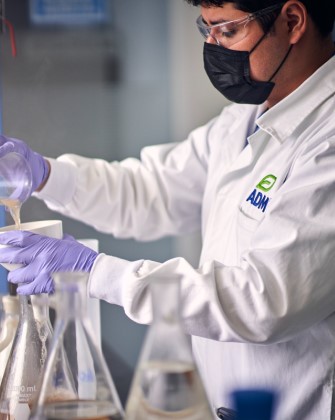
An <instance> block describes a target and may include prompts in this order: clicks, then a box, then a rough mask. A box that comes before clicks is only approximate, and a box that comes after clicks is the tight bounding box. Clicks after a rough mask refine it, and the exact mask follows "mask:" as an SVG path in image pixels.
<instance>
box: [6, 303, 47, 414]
mask: <svg viewBox="0 0 335 420" xmlns="http://www.w3.org/2000/svg"><path fill="white" fill-rule="evenodd" d="M33 300H34V297H33V296H24V295H21V296H19V302H20V316H19V324H18V326H17V330H16V333H15V337H14V341H13V345H12V349H11V352H10V355H9V358H8V361H7V365H6V369H5V372H4V375H3V378H2V382H1V387H0V420H26V419H28V417H29V414H30V408H31V405H32V402H33V399H34V398H35V393H36V389H37V384H38V380H39V376H40V373H41V371H42V368H43V365H44V362H45V359H46V356H47V347H48V340H49V339H50V335H51V329H50V325H49V318H48V311H47V309H48V307H47V306H45V307H43V308H42V307H41V306H40V305H38V306H37V307H34V305H33Z"/></svg>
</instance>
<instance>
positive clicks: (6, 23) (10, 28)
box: [0, 17, 17, 57]
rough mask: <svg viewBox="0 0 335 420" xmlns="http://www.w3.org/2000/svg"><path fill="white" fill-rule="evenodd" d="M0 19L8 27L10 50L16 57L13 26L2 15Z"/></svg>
mask: <svg viewBox="0 0 335 420" xmlns="http://www.w3.org/2000/svg"><path fill="white" fill-rule="evenodd" d="M0 19H2V21H3V23H4V24H5V25H6V27H7V29H8V32H9V39H10V46H11V50H12V56H13V57H16V54H17V49H16V42H15V31H14V26H13V25H12V24H11V22H10V21H9V20H8V19H6V18H4V17H0Z"/></svg>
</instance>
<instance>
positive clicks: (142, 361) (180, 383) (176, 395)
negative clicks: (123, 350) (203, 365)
mask: <svg viewBox="0 0 335 420" xmlns="http://www.w3.org/2000/svg"><path fill="white" fill-rule="evenodd" d="M150 291H151V297H152V311H153V322H152V324H151V326H150V328H149V330H148V333H147V336H146V338H145V341H144V344H143V348H142V351H141V355H140V358H139V362H138V367H137V369H136V372H135V375H134V379H133V383H132V386H131V389H130V394H129V398H128V402H127V405H126V419H127V420H163V419H171V418H173V419H184V420H204V419H206V420H209V419H214V418H215V416H214V414H213V412H212V411H211V408H210V406H209V403H208V400H207V396H206V393H205V390H204V387H203V384H202V381H201V379H200V375H199V373H198V370H197V367H196V364H195V362H194V359H193V355H192V350H191V345H190V342H189V340H188V337H187V336H186V335H185V333H184V331H183V328H182V323H181V317H180V313H179V311H180V296H179V294H180V278H173V279H170V278H156V279H154V280H152V281H151V283H150Z"/></svg>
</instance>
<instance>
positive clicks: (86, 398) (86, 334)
mask: <svg viewBox="0 0 335 420" xmlns="http://www.w3.org/2000/svg"><path fill="white" fill-rule="evenodd" d="M53 278H54V282H55V294H54V297H55V299H56V323H55V327H54V335H53V339H52V342H51V347H50V351H49V356H48V359H47V362H46V364H45V368H44V373H43V379H42V383H41V385H40V387H39V390H38V398H37V401H36V404H35V405H34V407H33V410H32V415H31V417H30V419H31V420H32V419H33V420H56V419H57V420H62V419H64V420H65V419H66V420H75V419H78V420H79V419H80V420H84V419H85V420H93V419H99V420H100V419H101V420H119V419H122V418H123V415H124V413H123V409H122V406H121V403H120V401H119V397H118V394H117V391H116V389H115V386H114V382H113V380H112V377H111V375H110V373H109V371H108V367H107V364H106V362H105V359H104V357H103V354H102V352H101V350H100V348H99V346H98V344H97V340H96V338H95V335H94V333H93V331H92V326H91V324H90V321H89V318H88V316H87V312H86V286H87V279H88V273H83V272H66V273H55V274H54V276H53ZM62 349H63V350H64V352H65V355H66V357H67V360H68V364H69V368H70V369H71V374H72V378H73V380H74V382H73V383H74V388H72V389H69V386H68V383H65V382H64V381H63V377H62V376H61V377H59V376H58V374H57V369H56V366H57V360H59V359H60V356H59V354H60V351H61V350H62Z"/></svg>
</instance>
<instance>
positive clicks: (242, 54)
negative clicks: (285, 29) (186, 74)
mask: <svg viewBox="0 0 335 420" xmlns="http://www.w3.org/2000/svg"><path fill="white" fill-rule="evenodd" d="M265 36H266V34H264V35H263V36H262V38H261V39H260V40H259V41H258V42H257V44H256V45H255V46H254V48H253V49H252V50H251V51H250V52H249V51H234V50H230V49H228V48H225V47H222V46H221V45H215V44H208V43H205V45H204V64H205V70H206V73H207V75H208V77H209V79H210V81H211V82H212V84H213V85H214V86H215V87H216V89H217V90H218V91H219V92H221V93H222V95H224V96H225V97H226V98H227V99H229V100H230V101H232V102H236V103H243V104H255V105H259V104H262V103H263V102H265V101H266V99H267V98H268V97H269V95H270V93H271V91H272V89H273V88H274V85H275V84H274V83H273V82H271V80H272V79H273V78H274V77H275V75H276V74H277V73H278V71H279V70H280V68H281V67H282V65H283V64H284V63H285V61H286V59H287V57H288V55H289V53H290V51H291V49H292V47H293V45H291V46H290V48H289V50H288V52H287V53H286V55H285V57H284V58H283V60H282V62H281V63H280V65H279V66H278V68H277V69H276V71H275V72H274V74H273V75H272V76H271V77H270V79H269V80H268V81H267V82H259V81H256V80H252V79H251V78H250V62H249V56H250V54H251V53H252V52H253V51H254V50H255V49H256V48H257V47H258V45H259V44H260V43H261V41H262V40H263V39H264V37H265Z"/></svg>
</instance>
